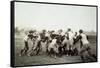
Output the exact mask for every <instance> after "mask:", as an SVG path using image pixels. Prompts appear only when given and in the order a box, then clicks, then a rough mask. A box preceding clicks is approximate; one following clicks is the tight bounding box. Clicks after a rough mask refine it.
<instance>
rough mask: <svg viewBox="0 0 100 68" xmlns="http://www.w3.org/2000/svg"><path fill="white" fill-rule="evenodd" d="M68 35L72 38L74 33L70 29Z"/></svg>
mask: <svg viewBox="0 0 100 68" xmlns="http://www.w3.org/2000/svg"><path fill="white" fill-rule="evenodd" d="M68 35H69V39H73V38H74V33H73V32H72V31H69V32H68Z"/></svg>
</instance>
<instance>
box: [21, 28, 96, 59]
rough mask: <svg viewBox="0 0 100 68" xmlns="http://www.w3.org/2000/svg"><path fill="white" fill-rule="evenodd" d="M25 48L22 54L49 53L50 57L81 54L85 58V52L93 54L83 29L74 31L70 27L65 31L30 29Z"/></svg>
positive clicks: (25, 38) (25, 39)
mask: <svg viewBox="0 0 100 68" xmlns="http://www.w3.org/2000/svg"><path fill="white" fill-rule="evenodd" d="M24 43H25V45H24V48H23V49H21V52H20V55H21V56H23V55H27V56H34V55H41V54H47V55H48V56H50V57H54V58H56V57H61V56H63V55H66V56H77V55H79V56H81V58H82V60H85V58H86V56H84V53H85V52H87V55H88V56H93V57H95V56H94V55H92V54H91V52H89V51H90V45H89V41H88V39H87V36H86V34H85V33H84V32H83V30H82V29H80V30H79V32H78V33H77V32H73V31H72V30H71V29H70V28H69V29H68V30H67V31H66V32H65V33H64V32H63V30H61V29H60V30H58V31H57V32H55V31H53V30H52V31H46V30H43V31H42V32H38V31H36V30H30V31H29V33H28V34H27V35H26V36H25V37H24Z"/></svg>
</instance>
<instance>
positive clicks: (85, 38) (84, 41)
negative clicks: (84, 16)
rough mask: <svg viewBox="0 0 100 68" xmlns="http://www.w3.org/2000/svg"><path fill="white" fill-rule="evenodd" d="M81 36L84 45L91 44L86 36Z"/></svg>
mask: <svg viewBox="0 0 100 68" xmlns="http://www.w3.org/2000/svg"><path fill="white" fill-rule="evenodd" d="M80 35H81V37H82V38H81V41H82V43H83V45H84V44H89V41H88V40H87V37H86V35H85V34H83V33H82V34H80Z"/></svg>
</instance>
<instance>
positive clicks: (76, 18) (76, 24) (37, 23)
mask: <svg viewBox="0 0 100 68" xmlns="http://www.w3.org/2000/svg"><path fill="white" fill-rule="evenodd" d="M15 27H19V28H26V29H27V28H33V29H37V30H42V29H46V30H59V29H63V30H64V31H66V30H67V29H68V28H71V29H72V30H73V31H78V30H79V29H83V30H85V31H96V7H86V6H71V5H54V4H53V5H51V4H40V3H23V2H16V3H15Z"/></svg>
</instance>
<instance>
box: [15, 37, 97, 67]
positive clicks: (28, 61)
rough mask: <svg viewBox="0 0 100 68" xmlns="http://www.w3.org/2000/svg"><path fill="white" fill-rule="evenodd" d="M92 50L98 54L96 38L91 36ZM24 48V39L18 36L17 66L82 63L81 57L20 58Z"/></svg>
mask: <svg viewBox="0 0 100 68" xmlns="http://www.w3.org/2000/svg"><path fill="white" fill-rule="evenodd" d="M89 41H90V43H91V48H92V51H93V53H95V54H96V36H89ZM23 47H24V42H23V37H21V36H18V37H16V38H15V66H24V65H25V66H26V65H41V64H58V63H75V62H82V60H81V58H80V56H66V55H64V56H62V57H57V58H56V59H55V58H51V57H49V56H47V55H45V54H44V55H38V56H36V55H34V56H32V57H28V56H19V52H20V50H21V49H22V48H23Z"/></svg>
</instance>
